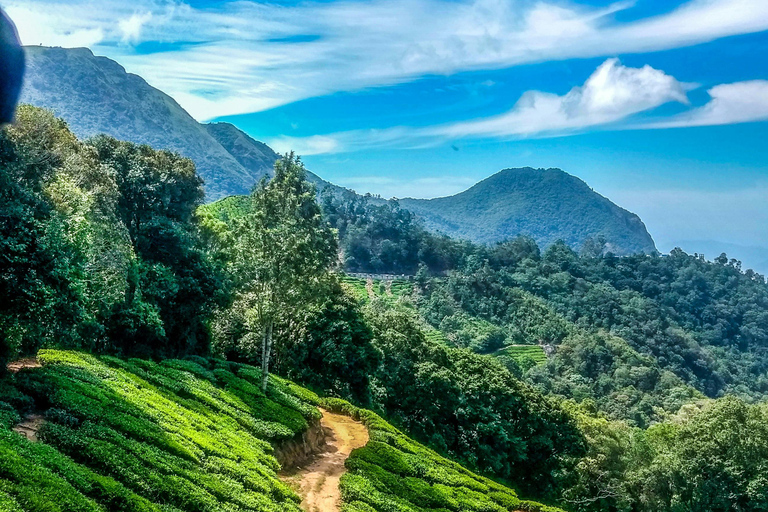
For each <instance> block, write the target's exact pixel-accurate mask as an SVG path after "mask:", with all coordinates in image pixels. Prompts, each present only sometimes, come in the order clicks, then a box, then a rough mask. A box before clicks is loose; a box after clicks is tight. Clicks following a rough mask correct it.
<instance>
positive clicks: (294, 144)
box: [267, 135, 339, 156]
mask: <svg viewBox="0 0 768 512" xmlns="http://www.w3.org/2000/svg"><path fill="white" fill-rule="evenodd" d="M267 144H268V145H269V146H270V147H271V148H272V149H274V150H275V151H277V152H278V153H287V152H289V151H295V152H296V153H298V154H299V155H302V156H308V155H321V154H325V153H336V152H338V150H339V141H338V140H336V139H335V138H333V137H328V136H324V135H313V136H311V137H287V136H283V137H277V138H274V139H270V140H268V141H267Z"/></svg>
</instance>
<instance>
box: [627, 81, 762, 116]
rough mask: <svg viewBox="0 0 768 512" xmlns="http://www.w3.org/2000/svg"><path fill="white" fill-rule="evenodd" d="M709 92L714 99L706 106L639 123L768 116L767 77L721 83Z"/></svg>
mask: <svg viewBox="0 0 768 512" xmlns="http://www.w3.org/2000/svg"><path fill="white" fill-rule="evenodd" d="M707 92H708V93H709V96H710V97H711V98H712V99H711V100H710V101H709V102H708V103H707V104H705V105H704V106H702V107H699V108H696V109H693V110H691V111H690V112H685V113H682V114H679V115H677V116H674V117H672V118H671V119H666V120H663V121H659V122H654V123H647V124H645V125H640V127H641V128H678V127H686V126H713V125H723V124H736V123H748V122H752V121H765V120H768V80H750V81H746V82H736V83H732V84H721V85H717V86H715V87H712V88H711V89H709V90H708V91H707Z"/></svg>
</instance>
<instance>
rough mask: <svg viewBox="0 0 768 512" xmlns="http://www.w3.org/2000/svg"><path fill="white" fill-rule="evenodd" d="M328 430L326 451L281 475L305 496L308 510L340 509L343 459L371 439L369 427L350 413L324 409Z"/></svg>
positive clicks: (329, 511) (305, 505) (324, 424)
mask: <svg viewBox="0 0 768 512" xmlns="http://www.w3.org/2000/svg"><path fill="white" fill-rule="evenodd" d="M322 412H323V418H322V420H321V424H322V426H323V429H324V430H325V432H326V444H325V451H324V452H323V453H321V454H319V455H318V456H317V458H316V459H315V460H314V461H313V462H311V463H310V464H309V465H308V466H307V467H305V468H303V469H299V470H298V471H296V472H294V473H292V474H290V475H285V474H284V475H281V477H282V478H283V479H284V480H285V481H286V482H288V483H289V484H290V485H291V486H292V487H293V488H294V489H295V490H296V491H297V492H298V493H299V495H300V496H301V497H302V498H303V500H302V502H301V508H303V509H304V510H306V511H307V512H337V511H338V510H339V508H340V505H341V492H340V491H339V480H340V479H341V475H343V474H344V473H345V471H346V470H345V469H344V461H346V460H347V457H349V454H350V453H351V452H352V450H354V449H355V448H360V447H361V446H365V444H366V443H367V442H368V430H366V428H365V427H364V426H363V424H362V423H359V422H357V421H355V420H353V419H352V418H350V417H349V416H343V415H341V414H334V413H332V412H328V411H322Z"/></svg>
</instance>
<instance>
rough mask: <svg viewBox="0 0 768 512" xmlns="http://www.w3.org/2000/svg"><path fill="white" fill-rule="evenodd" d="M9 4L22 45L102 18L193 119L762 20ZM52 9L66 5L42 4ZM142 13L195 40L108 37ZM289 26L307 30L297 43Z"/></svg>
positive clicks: (105, 28)
mask: <svg viewBox="0 0 768 512" xmlns="http://www.w3.org/2000/svg"><path fill="white" fill-rule="evenodd" d="M6 4H7V7H9V10H11V9H12V8H13V9H22V8H23V9H26V10H27V11H28V12H32V13H35V14H36V15H40V16H41V17H42V18H43V19H44V23H39V22H38V21H37V20H36V19H35V18H28V19H26V20H25V22H24V24H23V25H24V27H23V30H21V32H22V39H23V41H24V42H25V43H29V44H37V43H41V42H42V43H44V44H63V43H62V42H63V41H64V42H66V38H67V37H68V35H72V34H75V33H79V34H84V33H85V32H79V31H82V30H85V31H91V32H87V33H88V34H91V35H92V36H94V37H92V38H91V44H95V43H94V42H93V41H95V40H96V39H95V36H96V35H97V34H98V32H97V31H98V30H101V31H102V32H101V35H102V37H103V43H104V45H103V46H101V47H97V48H96V49H97V51H98V52H100V53H103V54H106V55H107V56H110V57H113V58H116V59H117V60H118V61H120V63H121V64H123V65H124V66H125V67H126V68H127V69H128V70H129V71H131V72H135V73H139V74H141V75H142V76H144V77H145V78H147V80H148V81H149V82H150V83H152V84H153V85H155V86H157V87H159V88H161V89H163V90H165V91H166V92H168V93H169V94H171V95H172V96H174V97H176V98H178V99H179V101H180V103H181V104H182V105H183V106H184V107H185V108H187V109H188V110H190V112H191V113H192V114H193V115H195V116H196V117H198V118H199V119H207V118H211V117H215V116H217V115H227V114H237V113H245V112H252V111H255V110H263V109H267V108H271V107H274V106H278V105H282V104H285V103H289V102H293V101H297V100H300V99H305V98H309V97H313V96H318V95H324V94H330V93H334V92H338V91H345V90H357V89H360V88H365V87H372V86H382V85H391V84H396V83H401V82H404V81H409V80H414V79H416V78H419V77H422V76H425V75H428V74H451V73H456V72H460V71H466V70H472V69H497V68H504V67H510V66H514V65H518V64H524V63H531V62H543V61H549V60H557V59H568V58H580V57H596V56H601V55H617V54H620V53H633V52H646V51H655V50H662V49H667V48H675V47H679V46H684V45H691V44H697V43H700V42H705V41H710V40H712V39H715V38H718V37H724V36H728V35H734V34H742V33H749V32H756V31H762V30H766V29H768V2H766V1H765V0H690V1H688V2H687V3H685V4H684V5H683V6H681V7H679V8H677V9H675V10H673V11H672V12H670V13H665V14H662V15H659V16H653V17H649V18H644V19H639V20H635V21H630V22H617V21H616V20H615V18H614V14H615V13H616V12H617V11H620V10H623V9H629V8H630V7H631V5H632V4H631V3H626V2H621V3H616V4H614V5H612V6H609V7H607V8H595V7H589V6H584V5H577V4H574V3H571V2H569V1H568V0H543V1H538V2H531V1H527V0H456V1H440V0H372V1H367V2H360V1H353V0H336V1H332V2H301V3H299V4H296V5H292V6H286V5H281V4H278V3H274V2H269V3H267V2H264V3H260V2H254V1H233V2H228V3H223V4H218V3H217V4H216V5H214V6H212V7H209V8H207V9H204V10H203V9H196V8H193V7H190V6H188V5H186V4H178V3H175V2H174V1H173V0H134V1H132V2H130V3H127V2H123V1H119V0H102V1H101V2H98V3H95V0H69V1H68V2H67V3H64V2H63V0H7V2H6ZM57 10H58V11H62V10H63V11H66V15H63V16H59V17H58V18H57V17H55V16H49V13H52V12H55V11H57ZM142 12H153V13H155V14H154V15H153V18H152V22H151V23H148V24H143V25H141V30H136V31H132V30H127V32H128V33H129V34H130V35H131V36H135V40H134V41H133V42H140V41H160V42H164V43H198V44H194V45H185V46H182V47H181V49H178V50H174V51H168V52H162V53H155V54H151V55H136V54H134V53H132V52H131V51H130V49H127V48H126V47H125V45H119V44H118V45H115V44H113V43H120V42H122V41H123V40H124V37H126V34H125V31H123V30H121V29H120V27H119V23H120V22H119V21H116V20H130V19H131V17H132V16H134V15H135V13H142ZM36 23H37V26H36V25H35V24H36ZM20 24H21V23H20ZM132 27H133V25H132ZM21 28H22V27H20V29H21ZM129 28H130V27H129ZM303 36H304V38H303V39H302V37H303ZM305 36H310V37H305ZM296 37H299V39H298V41H301V42H291V41H292V40H293V41H296V39H292V38H296ZM107 43H109V44H107ZM65 45H66V44H65Z"/></svg>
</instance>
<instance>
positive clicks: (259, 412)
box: [0, 351, 320, 512]
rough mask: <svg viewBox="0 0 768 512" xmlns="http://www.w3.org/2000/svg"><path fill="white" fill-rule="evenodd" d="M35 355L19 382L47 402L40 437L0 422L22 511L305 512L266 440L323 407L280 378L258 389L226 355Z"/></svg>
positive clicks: (1, 461)
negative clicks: (33, 439)
mask: <svg viewBox="0 0 768 512" xmlns="http://www.w3.org/2000/svg"><path fill="white" fill-rule="evenodd" d="M39 359H40V361H41V362H42V363H43V365H44V367H43V369H41V370H37V371H35V372H27V373H25V374H21V375H19V376H18V377H17V381H18V386H19V387H20V388H21V389H22V390H24V391H26V392H28V393H29V394H31V395H32V396H34V398H35V400H36V402H38V403H40V404H47V406H48V407H50V408H51V409H50V411H49V414H47V415H46V417H47V419H48V420H49V422H48V423H47V424H46V425H44V426H43V428H42V429H41V430H40V432H39V436H40V437H41V438H42V440H43V441H44V444H34V443H30V442H28V441H26V440H25V439H23V438H22V437H20V436H18V435H17V434H14V433H11V432H10V431H7V430H2V429H0V451H1V452H2V456H0V490H2V491H3V492H5V493H6V494H7V495H8V496H10V497H11V498H12V499H14V500H15V501H16V502H18V503H19V505H20V506H22V507H23V508H24V510H29V511H37V510H62V511H69V510H126V511H128V510H130V511H137V510H142V511H143V510H146V511H154V510H157V511H160V510H167V507H169V506H170V507H175V509H179V510H197V511H218V510H227V511H233V512H234V511H240V510H243V511H245V510H254V511H257V510H258V511H265V512H266V511H274V512H277V511H278V510H279V511H291V510H293V511H296V512H298V511H299V510H300V509H299V507H298V501H299V500H298V498H297V497H296V495H295V494H294V493H293V492H292V491H291V490H290V489H289V488H288V487H286V486H285V484H283V483H282V482H280V481H279V480H278V479H277V476H276V474H275V471H276V470H277V468H278V464H277V461H276V460H275V459H274V458H273V456H272V455H271V453H272V447H271V446H270V442H274V441H276V440H280V439H290V438H293V437H294V436H296V435H297V434H299V433H301V432H303V431H304V430H306V428H307V427H308V422H310V421H317V420H318V419H319V416H320V414H319V412H318V411H317V409H315V408H314V407H311V406H309V405H308V404H306V403H304V402H302V401H301V400H300V399H299V398H297V397H296V396H295V395H294V394H293V393H292V392H291V391H290V389H289V388H288V387H287V385H286V383H285V382H284V381H281V380H274V381H272V382H271V384H270V387H269V388H268V390H267V393H266V395H265V394H263V393H262V392H261V390H260V387H259V384H260V381H261V374H260V372H259V371H258V370H256V369H255V368H251V367H245V366H238V365H230V364H227V363H224V362H222V361H208V360H200V362H202V363H205V366H200V365H199V364H198V363H196V362H192V361H172V360H170V361H167V362H165V363H163V364H158V363H153V362H149V361H143V360H136V359H133V360H121V359H117V358H103V359H99V358H97V357H94V356H89V355H86V354H83V353H77V352H59V351H42V352H41V353H40V354H39ZM54 506H56V507H59V508H53V507H54Z"/></svg>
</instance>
